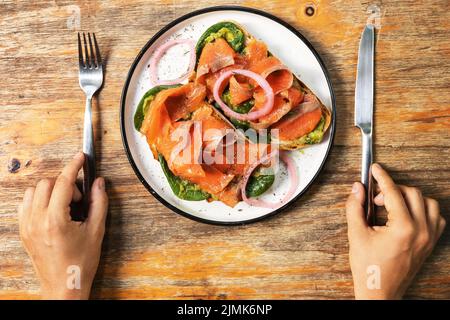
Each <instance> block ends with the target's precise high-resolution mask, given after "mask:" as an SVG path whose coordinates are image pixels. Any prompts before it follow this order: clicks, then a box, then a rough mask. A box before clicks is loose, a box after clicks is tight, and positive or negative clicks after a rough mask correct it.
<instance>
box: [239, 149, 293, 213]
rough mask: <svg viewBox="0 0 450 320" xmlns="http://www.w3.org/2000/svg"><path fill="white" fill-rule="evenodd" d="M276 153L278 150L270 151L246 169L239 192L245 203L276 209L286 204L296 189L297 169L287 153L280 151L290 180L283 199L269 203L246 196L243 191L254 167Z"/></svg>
mask: <svg viewBox="0 0 450 320" xmlns="http://www.w3.org/2000/svg"><path fill="white" fill-rule="evenodd" d="M277 153H278V150H275V151H272V152H271V153H270V154H268V155H266V156H264V157H262V158H261V159H260V160H259V161H257V162H256V163H254V164H253V165H251V166H250V168H249V169H248V171H247V172H246V173H245V175H244V179H243V180H242V188H241V194H242V199H243V200H244V201H245V202H246V203H247V204H249V205H251V206H255V207H262V208H268V209H278V208H279V207H281V206H282V205H284V204H286V203H287V201H288V200H289V199H290V198H291V197H292V195H293V194H294V193H295V191H296V190H297V186H298V175H297V170H296V168H295V164H294V161H293V160H292V159H291V157H289V156H288V155H287V153H285V152H282V153H280V158H281V160H282V161H283V162H284V163H285V164H286V167H287V170H288V173H289V176H290V178H291V179H290V180H291V182H290V186H289V190H288V192H287V193H286V195H285V196H284V197H283V199H281V200H280V202H279V203H271V202H267V201H264V200H257V199H254V198H248V197H247V194H246V192H245V188H246V186H247V183H248V180H249V178H250V175H251V174H252V172H253V171H254V170H255V169H256V167H257V166H259V165H260V164H261V163H263V162H265V161H267V160H269V159H271V158H272V157H274V156H275V155H276V154H277Z"/></svg>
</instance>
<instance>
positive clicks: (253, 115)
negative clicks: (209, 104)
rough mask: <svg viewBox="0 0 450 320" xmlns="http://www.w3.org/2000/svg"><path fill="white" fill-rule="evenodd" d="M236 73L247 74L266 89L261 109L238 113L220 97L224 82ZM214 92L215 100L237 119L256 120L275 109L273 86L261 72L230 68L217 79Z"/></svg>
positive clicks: (224, 110) (227, 113)
mask: <svg viewBox="0 0 450 320" xmlns="http://www.w3.org/2000/svg"><path fill="white" fill-rule="evenodd" d="M235 74H241V75H243V76H246V77H249V78H251V79H253V80H255V81H256V82H257V83H258V84H259V86H260V87H261V88H262V89H263V90H264V93H265V97H266V102H265V103H264V106H263V107H262V108H261V109H260V110H258V111H253V112H249V113H246V114H242V113H237V112H235V111H233V110H232V109H231V108H230V107H228V106H227V105H226V103H225V102H223V101H222V98H221V97H220V93H219V91H220V87H221V85H222V82H224V81H225V80H226V79H228V78H229V77H231V76H232V75H235ZM213 94H214V100H215V101H216V102H217V104H218V105H219V106H220V107H221V108H222V110H223V112H224V113H225V114H226V115H227V116H229V117H231V118H234V119H237V120H242V121H246V120H256V119H258V118H260V117H263V116H265V115H266V114H269V113H270V111H272V109H273V102H274V94H273V90H272V87H271V86H270V85H269V83H268V82H267V80H266V79H264V78H263V77H261V76H260V75H259V74H257V73H254V72H252V71H249V70H244V69H235V70H229V71H226V72H224V73H222V74H221V75H220V77H219V78H218V79H217V80H216V83H215V84H214V88H213Z"/></svg>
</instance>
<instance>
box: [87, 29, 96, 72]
mask: <svg viewBox="0 0 450 320" xmlns="http://www.w3.org/2000/svg"><path fill="white" fill-rule="evenodd" d="M88 40H89V52H90V57H91V68H96V67H97V66H98V64H97V63H96V58H95V55H94V48H93V47H92V41H91V33H90V32H88Z"/></svg>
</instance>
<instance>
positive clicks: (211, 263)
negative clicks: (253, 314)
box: [0, 0, 450, 299]
mask: <svg viewBox="0 0 450 320" xmlns="http://www.w3.org/2000/svg"><path fill="white" fill-rule="evenodd" d="M229 3H234V4H241V5H246V6H251V7H256V8H260V9H264V10H265V11H267V12H270V13H273V14H275V15H277V16H279V17H280V18H283V19H285V20H286V21H287V22H289V23H291V24H293V25H294V26H296V27H297V28H298V30H300V31H301V32H302V33H303V34H304V35H305V36H306V37H307V38H308V39H309V40H310V41H311V42H312V43H313V45H314V46H315V48H316V49H317V50H318V52H319V53H320V54H321V55H322V57H323V59H324V61H325V64H326V66H327V67H328V69H329V72H330V74H331V77H332V82H333V85H334V89H335V93H336V99H337V131H336V138H335V146H334V148H333V150H332V152H331V155H330V158H329V160H328V162H327V164H326V166H325V168H324V170H323V172H322V174H321V175H320V177H319V179H318V180H317V182H316V183H315V184H314V186H313V187H312V188H311V189H310V190H309V191H308V192H307V194H306V195H305V196H304V197H302V198H301V199H300V200H299V201H297V202H296V203H295V205H294V206H293V207H292V208H291V209H290V210H288V211H287V212H285V213H282V214H280V215H278V216H276V217H274V218H271V219H269V220H266V221H262V222H258V223H255V224H252V225H246V226H237V227H232V228H230V227H219V226H212V225H205V224H200V223H197V222H194V221H191V220H188V219H186V218H183V217H181V216H178V215H176V214H174V213H173V212H171V211H170V210H168V209H166V208H165V207H164V206H163V205H161V204H160V203H159V202H158V201H157V200H156V199H155V198H153V197H152V196H151V195H149V194H148V193H147V191H146V189H145V188H144V187H143V186H142V185H141V184H140V183H139V181H138V179H137V178H136V176H135V175H134V173H133V171H132V169H131V167H130V165H129V164H128V161H127V158H126V155H125V153H124V150H123V147H122V142H121V137H120V132H119V100H120V95H121V90H122V86H123V84H124V81H125V77H126V74H127V71H128V68H129V66H130V65H131V63H132V61H133V59H134V57H135V56H136V54H137V53H138V52H139V50H140V49H141V48H142V46H143V45H144V44H145V42H146V41H147V40H148V39H149V38H150V37H151V36H152V35H153V34H154V33H155V32H156V31H157V30H159V29H160V28H161V27H163V26H164V25H165V24H167V23H168V22H170V21H171V20H173V19H174V18H176V17H178V16H181V15H183V14H185V13H188V12H190V11H192V10H194V9H198V8H203V7H206V6H210V5H217V4H222V2H221V1H205V0H200V1H199V0H196V1H194V0H189V1H179V0H176V1H143V0H132V1H127V4H126V5H124V4H123V2H121V1H87V0H86V1H48V2H44V1H39V2H37V1H36V2H30V1H15V0H14V1H12V0H3V1H1V2H0V70H2V74H3V75H4V77H3V84H2V86H0V97H1V99H0V107H1V113H0V123H1V127H0V186H1V189H0V190H1V192H0V299H33V298H37V297H38V290H39V287H38V283H37V281H36V278H35V276H34V273H33V270H32V266H31V263H30V260H29V259H28V257H27V255H26V253H25V251H24V250H23V248H22V246H21V243H20V240H19V236H18V227H17V217H16V206H17V204H18V203H19V201H20V200H21V197H22V194H23V191H24V190H25V188H26V187H27V186H30V185H32V184H34V183H36V182H37V181H38V180H39V179H40V178H43V177H54V176H55V175H57V174H58V172H59V170H60V169H61V168H62V167H63V165H64V164H65V163H66V162H67V160H68V159H70V158H71V157H72V156H73V154H74V153H75V152H76V151H78V150H79V149H80V146H81V141H82V140H81V139H82V118H83V109H84V102H83V101H84V100H83V99H84V95H83V93H82V91H81V90H80V89H79V86H78V74H77V72H78V70H77V61H76V59H77V52H76V37H75V34H76V31H77V29H78V28H77V26H76V24H75V27H74V24H73V21H72V20H73V19H72V17H73V15H74V12H75V14H76V13H77V10H79V13H80V15H81V24H80V28H81V29H82V30H86V31H88V30H89V31H95V32H96V34H97V35H98V37H97V38H98V40H99V43H100V46H101V50H102V52H103V53H104V55H105V57H106V81H105V86H104V88H103V90H102V91H101V93H100V96H99V99H98V102H97V103H96V107H95V114H96V123H97V125H96V130H95V133H96V145H97V156H98V172H99V174H101V175H103V176H105V177H106V179H107V187H108V192H109V195H110V210H109V220H108V227H107V233H106V236H105V241H104V248H103V253H102V260H101V265H100V268H99V272H98V275H97V278H96V281H95V284H94V289H93V297H94V298H102V299H103V298H140V299H141V298H142V299H152V298H159V299H160V298H167V299H177V298H194V299H198V298H201V299H217V298H222V299H231V298H244V299H247V298H288V299H297V298H306V299H313V298H324V299H335V298H336V299H344V298H352V297H353V292H352V281H351V274H350V270H349V266H348V262H347V260H348V255H347V251H348V247H347V237H346V232H347V229H346V222H345V215H344V202H345V199H346V197H347V194H348V192H349V189H350V185H351V183H352V182H353V181H355V180H358V179H359V163H360V135H359V133H358V131H357V129H355V128H354V127H353V95H354V82H355V70H356V61H357V49H358V43H359V36H360V32H361V30H362V27H363V25H364V24H365V22H366V20H367V17H368V15H369V14H368V13H367V8H368V6H369V5H371V4H377V5H378V6H379V7H380V8H381V29H380V30H379V31H378V38H377V47H376V49H377V53H376V111H375V127H376V129H375V130H376V131H375V151H376V155H375V158H376V160H377V161H379V162H381V163H382V164H383V165H385V166H386V167H387V168H388V169H389V170H391V172H392V174H393V176H394V178H396V179H397V180H398V181H399V182H401V183H404V184H410V185H417V186H419V187H421V188H422V189H423V192H424V194H425V195H427V196H430V197H435V198H437V199H438V200H439V202H440V205H441V210H442V213H443V215H444V216H445V217H446V218H447V220H449V219H450V213H449V211H450V187H449V180H450V160H449V159H450V151H449V150H450V90H449V89H450V73H449V72H448V70H449V68H450V32H449V30H450V5H449V2H448V1H446V0H439V1H438V0H436V1H413V0H410V1H404V0H402V1H390V2H386V1H364V0H363V1H355V0H352V1H350V0H349V1H343V0H334V1H333V0H332V1H329V0H307V1H293V0H290V1H282V0H278V1H233V2H229ZM307 4H313V5H314V6H315V12H314V14H313V15H312V16H308V15H306V14H305V9H306V6H307ZM77 8H78V9H77ZM71 21H72V22H71ZM12 158H17V159H18V160H19V161H20V162H21V164H22V167H21V168H20V169H19V171H18V172H17V173H9V172H8V170H7V166H8V162H9V161H10V159H12ZM28 160H31V161H32V162H31V164H29V165H28V167H25V166H24V165H25V163H26V162H27V161H28ZM449 245H450V233H449V231H448V229H447V231H445V233H444V235H443V237H442V238H441V240H440V241H439V243H438V245H437V247H436V249H435V251H434V253H433V254H432V256H431V257H430V258H429V259H428V260H427V262H426V263H425V265H424V267H423V269H422V271H421V272H420V274H419V275H418V276H417V278H416V279H415V281H414V284H413V285H412V286H411V288H410V289H409V291H408V293H407V297H408V298H437V299H449V298H450V268H449V267H450V260H449V258H450V246H449Z"/></svg>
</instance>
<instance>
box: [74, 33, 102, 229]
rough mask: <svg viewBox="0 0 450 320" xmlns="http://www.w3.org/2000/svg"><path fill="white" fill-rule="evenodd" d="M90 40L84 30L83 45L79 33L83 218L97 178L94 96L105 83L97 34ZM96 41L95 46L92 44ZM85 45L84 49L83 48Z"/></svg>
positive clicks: (85, 215)
mask: <svg viewBox="0 0 450 320" xmlns="http://www.w3.org/2000/svg"><path fill="white" fill-rule="evenodd" d="M87 38H88V42H89V50H88V44H87V42H86V35H85V33H84V32H83V44H84V46H82V45H81V36H80V33H78V58H79V67H80V71H79V80H80V87H81V89H83V91H84V93H85V94H86V109H85V111H84V129H83V153H84V154H85V161H84V165H83V195H84V196H83V207H84V210H83V214H84V216H82V217H81V218H82V219H83V220H84V219H86V218H87V208H88V206H89V198H90V194H91V186H92V183H93V182H94V179H95V149H94V133H93V127H92V97H93V96H94V94H95V93H96V92H97V91H98V90H99V89H100V87H101V86H102V84H103V67H102V58H101V56H100V50H99V48H98V44H97V40H96V39H95V34H94V33H92V38H93V41H92V40H91V34H90V33H88V34H87ZM92 42H94V47H95V52H94V47H93V46H92ZM83 47H84V50H83Z"/></svg>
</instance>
